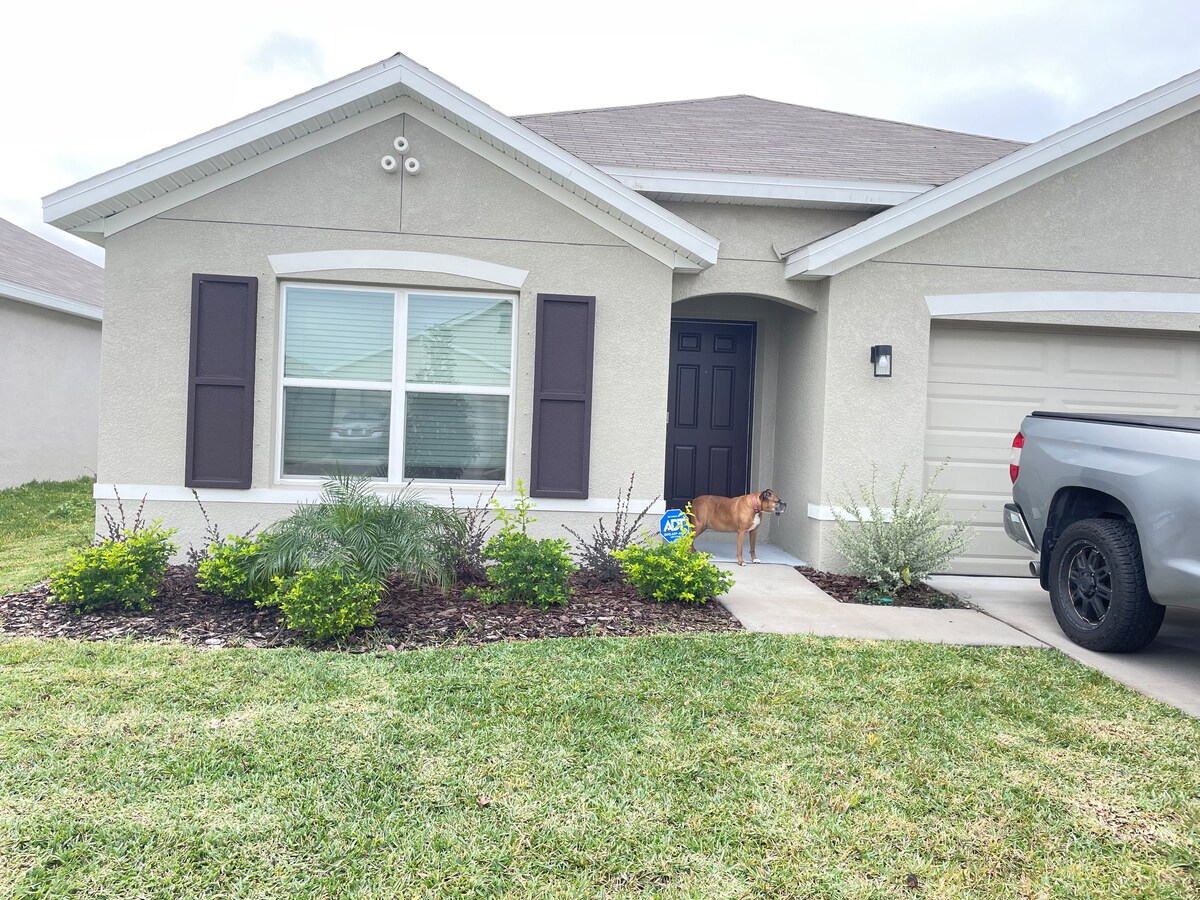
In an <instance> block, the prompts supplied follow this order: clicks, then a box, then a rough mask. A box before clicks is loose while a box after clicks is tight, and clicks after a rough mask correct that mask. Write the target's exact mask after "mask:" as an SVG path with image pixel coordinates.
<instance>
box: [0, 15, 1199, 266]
mask: <svg viewBox="0 0 1200 900" xmlns="http://www.w3.org/2000/svg"><path fill="white" fill-rule="evenodd" d="M15 9H16V10H19V12H14V11H13V10H10V11H8V12H6V14H5V17H6V22H5V31H6V35H5V36H6V40H5V41H4V46H3V48H2V49H0V96H2V98H3V103H2V104H0V111H3V113H4V115H5V119H6V121H5V125H4V129H3V140H0V161H2V162H3V165H2V166H0V173H3V174H0V217H3V218H6V219H9V220H10V221H13V222H15V223H17V224H18V225H21V226H22V227H25V228H29V229H30V230H32V231H35V232H36V233H38V234H40V235H42V236H43V237H47V238H49V239H51V240H55V241H56V242H57V243H60V244H62V245H63V246H67V247H70V248H71V249H74V250H76V252H79V253H81V254H82V255H84V256H86V257H87V258H89V259H93V260H95V261H97V262H99V261H102V259H103V253H102V251H100V250H99V249H98V248H95V247H93V246H92V245H90V244H87V243H85V242H83V241H80V240H78V239H75V238H73V237H71V236H69V235H64V234H62V233H61V232H58V231H57V230H56V229H53V228H49V227H48V226H45V225H42V224H41V218H42V215H41V198H42V197H43V196H45V195H46V194H49V193H52V192H54V191H57V190H59V189H61V188H64V187H67V186H68V185H71V184H73V183H75V182H77V181H81V180H83V179H86V178H89V177H91V176H93V175H97V174H99V173H101V172H103V171H106V170H107V169H111V168H113V167H115V166H119V165H122V164H124V163H126V162H129V161H131V160H133V159H136V158H138V157H140V156H144V155H146V154H149V153H153V152H155V151H157V150H160V149H162V148H163V147H165V146H167V145H169V144H172V143H175V142H177V141H181V140H186V139H187V138H189V137H192V136H194V135H196V134H199V133H200V132H203V131H206V130H208V129H210V128H213V127H215V126H218V125H221V124H224V123H225V122H228V121H230V120H232V119H235V118H238V117H239V116H242V115H245V114H247V113H250V112H254V111H255V110H258V109H261V108H263V107H264V106H268V105H270V104H272V103H275V102H277V101H279V100H282V99H284V98H285V97H289V96H292V95H294V94H298V93H301V92H303V91H306V90H308V89H309V88H312V87H315V86H316V85H318V84H321V83H323V82H325V81H329V80H332V79H334V78H338V77H340V76H342V75H345V74H347V73H349V72H351V71H354V70H356V69H360V68H362V67H364V66H366V65H369V64H371V63H373V62H377V61H379V60H380V59H383V58H385V57H387V56H390V55H391V54H392V53H394V52H396V51H400V52H402V53H404V54H406V55H407V56H409V57H411V58H413V59H415V60H416V61H417V62H419V63H421V64H422V65H424V66H427V67H428V68H430V69H432V70H433V71H434V72H436V73H437V74H438V75H441V76H442V77H443V78H446V79H447V80H449V81H451V82H453V83H454V84H456V85H458V86H459V87H460V88H462V89H464V90H466V91H468V92H469V93H472V94H474V95H476V96H477V97H479V98H480V99H482V100H483V101H484V102H486V103H488V104H490V105H491V106H493V107H495V108H496V109H498V110H500V111H501V112H503V113H506V114H508V115H520V114H524V113H535V112H550V111H554V110H561V109H581V108H590V107H597V106H617V105H624V104H631V103H649V102H654V101H660V100H679V99H685V98H694V97H708V96H716V95H721V94H740V93H746V94H755V95H757V96H760V97H766V98H769V99H772V100H782V101H786V102H789V103H798V104H803V105H807V106H818V107H823V108H826V109H835V110H840V111H843V112H852V113H859V114H862V115H870V116H878V117H882V118H888V119H897V120H900V121H905V122H915V123H919V124H922V125H934V126H938V127H941V128H950V129H955V130H960V131H970V132H975V133H979V134H989V135H995V136H998V137H1007V138H1016V139H1020V140H1026V141H1032V140H1036V139H1038V138H1041V137H1045V136H1046V135H1048V134H1051V133H1053V132H1055V131H1057V130H1059V129H1061V128H1064V127H1066V126H1068V125H1071V124H1073V123H1075V122H1077V121H1080V120H1081V119H1084V118H1087V117H1088V116H1090V115H1093V114H1095V113H1097V112H1100V111H1102V110H1104V109H1107V108H1109V107H1111V106H1115V105H1116V104H1118V103H1121V102H1123V101H1125V100H1128V99H1130V98H1131V97H1134V96H1137V95H1138V94H1141V93H1144V92H1145V91H1148V90H1150V89H1152V88H1155V87H1157V86H1159V85H1160V84H1164V83H1165V82H1167V81H1170V80H1172V79H1174V78H1178V77H1179V76H1180V75H1184V74H1186V73H1188V72H1191V71H1193V70H1195V69H1197V68H1200V0H1078V2H1076V0H999V2H995V3H980V2H949V0H942V2H939V0H885V2H874V0H870V2H868V0H837V2H829V0H821V2H818V3H811V4H810V3H807V2H803V0H790V2H787V3H773V2H768V3H758V2H749V3H737V2H729V0H726V2H723V3H708V2H689V0H681V2H679V3H672V4H665V3H650V2H646V0H641V2H636V3H630V2H626V0H605V2H602V3H586V4H583V3H579V2H573V0H558V2H545V0H523V2H521V3H514V4H510V3H502V2H495V0H489V2H486V3H478V4H476V3H474V2H466V0H447V2H440V3H439V2H429V0H425V2H417V0H392V2H371V3H364V2H356V0H340V2H331V0H322V2H306V0H296V2H289V3H274V2H256V0H241V2H227V0H209V2H206V3H203V4H193V5H185V4H170V3H162V2H155V3H141V2H121V0H110V2H108V3H99V2H95V0H88V2H77V0H65V2H63V0H59V2H53V3H47V2H40V3H39V2H35V3H22V4H20V5H19V6H18V7H15ZM585 10H586V11H585Z"/></svg>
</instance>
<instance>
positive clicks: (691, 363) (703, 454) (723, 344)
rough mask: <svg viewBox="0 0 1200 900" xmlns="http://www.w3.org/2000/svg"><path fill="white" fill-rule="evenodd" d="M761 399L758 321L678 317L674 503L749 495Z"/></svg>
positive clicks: (670, 458)
mask: <svg viewBox="0 0 1200 900" xmlns="http://www.w3.org/2000/svg"><path fill="white" fill-rule="evenodd" d="M753 396H754V324H753V323H751V322H701V321H696V320H693V319H675V320H673V321H672V322H671V383H670V387H669V388H668V392H667V483H666V488H665V491H664V496H665V497H666V501H667V507H668V508H678V509H682V508H683V507H684V506H685V505H686V504H687V502H688V501H689V500H692V499H694V498H695V497H699V496H701V495H703V494H717V495H719V496H722V497H736V496H737V495H739V494H746V493H749V491H750V484H749V478H750V408H751V403H752V399H753Z"/></svg>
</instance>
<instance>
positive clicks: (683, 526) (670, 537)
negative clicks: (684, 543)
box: [658, 509, 688, 544]
mask: <svg viewBox="0 0 1200 900" xmlns="http://www.w3.org/2000/svg"><path fill="white" fill-rule="evenodd" d="M687 527H688V520H687V516H685V515H684V514H683V510H682V509H668V510H667V511H666V512H665V513H663V517H662V518H661V519H659V520H658V531H659V533H660V534H661V535H662V536H663V540H664V541H666V542H667V543H668V544H673V543H675V541H677V540H679V539H680V538H681V537H683V534H684V532H685V531H687Z"/></svg>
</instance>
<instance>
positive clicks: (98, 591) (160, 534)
mask: <svg viewBox="0 0 1200 900" xmlns="http://www.w3.org/2000/svg"><path fill="white" fill-rule="evenodd" d="M174 533H175V532H174V530H168V529H164V528H162V527H160V526H159V524H158V523H157V522H155V523H152V524H150V525H149V526H145V525H141V524H140V523H139V525H138V527H137V528H136V529H132V530H123V531H118V532H116V533H115V537H109V538H107V539H105V540H103V541H101V542H100V543H98V544H96V545H94V546H91V547H84V548H83V549H81V550H77V551H75V553H74V554H73V555H72V556H71V559H70V560H68V562H67V564H66V565H65V566H63V568H62V569H61V570H60V571H58V572H56V573H55V574H54V575H52V576H50V598H49V599H50V602H52V603H65V604H67V605H68V606H70V607H71V608H73V609H74V610H75V611H76V612H91V611H94V610H99V609H106V608H108V607H112V606H119V607H122V608H125V609H141V610H147V609H149V608H150V601H151V600H152V599H153V598H154V593H155V591H156V590H157V589H158V583H159V582H160V581H161V580H162V576H163V573H164V572H165V571H166V568H167V560H168V559H170V558H171V556H172V555H173V554H174V553H175V552H176V550H177V548H176V546H175V545H174V544H172V543H171V542H170V540H169V538H170V536H171V535H172V534H174Z"/></svg>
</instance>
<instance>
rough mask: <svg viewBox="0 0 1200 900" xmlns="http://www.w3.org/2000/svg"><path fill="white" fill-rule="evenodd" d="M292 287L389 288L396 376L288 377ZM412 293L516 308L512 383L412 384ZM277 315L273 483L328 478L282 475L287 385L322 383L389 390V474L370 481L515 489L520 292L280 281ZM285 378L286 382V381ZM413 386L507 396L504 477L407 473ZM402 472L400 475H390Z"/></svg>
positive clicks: (386, 486)
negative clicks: (408, 403)
mask: <svg viewBox="0 0 1200 900" xmlns="http://www.w3.org/2000/svg"><path fill="white" fill-rule="evenodd" d="M288 288H318V289H326V290H330V289H332V290H346V291H361V292H362V293H367V294H371V293H374V294H380V293H390V294H391V295H392V298H393V306H392V378H391V381H389V382H387V383H386V385H385V383H384V382H378V381H349V380H347V381H340V380H335V381H330V380H326V379H321V378H288V377H286V376H285V375H284V360H285V355H286V347H285V344H286V342H287V334H286V330H287V292H288ZM412 294H418V295H420V296H422V297H429V296H433V297H470V298H473V299H480V300H502V301H504V302H507V303H509V304H510V305H511V307H512V334H511V338H510V344H509V358H510V359H511V360H512V364H511V365H510V366H509V375H508V386H507V387H500V386H497V385H487V386H477V387H476V386H469V385H430V384H423V383H420V382H412V383H409V382H408V381H407V374H408V365H407V363H408V359H407V356H408V299H409V296H410V295H412ZM277 307H278V310H279V312H278V315H277V321H276V333H277V334H278V335H279V338H278V340H277V341H276V358H275V374H274V388H275V415H274V422H275V426H274V436H273V441H272V443H273V447H274V454H273V457H274V461H273V474H274V483H275V484H280V485H296V486H300V485H317V484H321V483H322V482H323V481H324V480H325V479H324V478H322V477H320V476H301V475H284V474H283V438H284V424H283V389H284V387H285V386H286V387H319V388H343V389H347V390H373V391H380V392H382V391H391V393H392V402H391V423H392V432H391V433H390V434H389V435H388V478H387V479H385V480H379V481H376V480H374V479H372V482H371V483H372V485H373V486H374V487H376V488H377V489H379V490H381V491H395V490H397V489H398V488H400V487H402V486H403V485H405V484H408V483H409V482H410V481H411V482H412V483H413V484H415V485H419V486H421V487H424V488H438V487H443V488H455V489H466V490H471V489H476V488H478V489H481V490H489V491H490V490H492V489H493V488H496V489H498V490H501V491H510V490H512V489H513V462H514V461H513V454H514V450H515V432H516V406H517V404H516V394H517V334H518V333H519V329H518V315H519V310H520V303H519V297H518V296H517V295H515V294H506V293H502V292H497V291H475V290H429V289H426V288H415V287H404V286H396V287H381V286H379V285H366V284H346V283H338V284H328V283H321V282H307V281H280V282H279V285H278V303H277ZM285 382H286V385H285ZM409 391H415V392H418V393H428V394H432V393H447V394H449V393H454V394H464V393H467V394H480V395H489V396H506V397H508V437H507V440H506V441H505V462H504V480H503V481H502V482H496V481H471V480H462V481H445V480H441V479H434V478H413V479H407V478H404V477H403V472H404V439H405V431H406V427H405V419H404V403H405V396H406V394H407V393H408V392H409ZM398 474H399V476H400V480H398V481H394V480H391V479H392V478H394V477H395V476H397V475H398Z"/></svg>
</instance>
